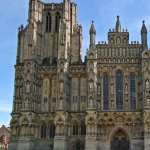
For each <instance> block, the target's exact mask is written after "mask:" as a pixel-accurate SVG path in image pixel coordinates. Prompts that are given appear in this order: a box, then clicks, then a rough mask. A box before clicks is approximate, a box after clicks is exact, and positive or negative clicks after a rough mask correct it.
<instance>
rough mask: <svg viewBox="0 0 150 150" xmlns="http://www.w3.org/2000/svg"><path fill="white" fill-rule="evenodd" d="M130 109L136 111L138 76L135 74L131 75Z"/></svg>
mask: <svg viewBox="0 0 150 150" xmlns="http://www.w3.org/2000/svg"><path fill="white" fill-rule="evenodd" d="M130 108H131V110H132V111H134V110H136V76H135V74H133V73H132V74H130Z"/></svg>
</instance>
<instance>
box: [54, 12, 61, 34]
mask: <svg viewBox="0 0 150 150" xmlns="http://www.w3.org/2000/svg"><path fill="white" fill-rule="evenodd" d="M60 18H61V16H60V13H59V12H57V13H56V18H55V32H59V25H60Z"/></svg>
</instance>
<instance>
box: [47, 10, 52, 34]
mask: <svg viewBox="0 0 150 150" xmlns="http://www.w3.org/2000/svg"><path fill="white" fill-rule="evenodd" d="M51 27H52V17H51V14H50V13H47V15H46V32H51Z"/></svg>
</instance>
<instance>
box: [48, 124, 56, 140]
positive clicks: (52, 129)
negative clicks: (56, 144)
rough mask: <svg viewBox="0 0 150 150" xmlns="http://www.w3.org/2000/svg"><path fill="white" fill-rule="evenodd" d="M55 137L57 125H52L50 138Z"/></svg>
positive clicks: (50, 126)
mask: <svg viewBox="0 0 150 150" xmlns="http://www.w3.org/2000/svg"><path fill="white" fill-rule="evenodd" d="M54 137H55V125H54V124H50V125H49V138H54Z"/></svg>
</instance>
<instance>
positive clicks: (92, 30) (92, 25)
mask: <svg viewBox="0 0 150 150" xmlns="http://www.w3.org/2000/svg"><path fill="white" fill-rule="evenodd" d="M90 34H96V30H95V26H94V21H92V24H91V28H90Z"/></svg>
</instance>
